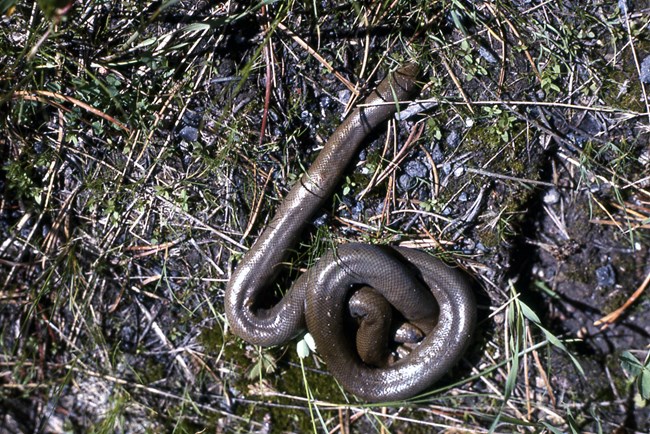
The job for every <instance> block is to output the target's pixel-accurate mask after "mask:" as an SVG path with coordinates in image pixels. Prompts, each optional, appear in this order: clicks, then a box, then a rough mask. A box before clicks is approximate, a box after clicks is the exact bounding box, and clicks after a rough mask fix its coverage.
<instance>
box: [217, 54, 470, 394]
mask: <svg viewBox="0 0 650 434" xmlns="http://www.w3.org/2000/svg"><path fill="white" fill-rule="evenodd" d="M419 71H420V68H419V66H418V65H417V64H415V63H407V64H405V65H403V66H402V67H400V68H398V69H397V70H395V71H394V72H393V73H389V74H388V75H387V76H386V78H384V79H383V80H382V81H381V82H380V83H379V85H378V86H377V87H376V88H375V90H374V91H372V92H371V93H370V94H369V96H367V97H366V98H365V100H363V103H362V104H359V105H358V106H357V107H356V108H355V109H354V110H352V111H351V112H350V114H349V115H348V116H347V117H346V118H345V119H344V120H343V121H342V123H341V124H340V125H339V126H338V128H336V130H335V131H334V133H333V134H332V135H331V136H330V137H329V139H328V140H327V142H326V143H325V145H324V146H323V148H322V150H321V151H320V152H319V154H318V156H317V157H316V159H315V160H314V162H313V163H312V165H311V166H310V167H309V169H308V170H307V171H306V172H305V173H304V174H303V175H302V177H301V178H300V179H299V180H298V181H297V182H296V183H295V184H294V186H293V187H292V188H291V189H290V190H289V192H288V193H287V194H286V196H285V197H284V199H283V200H282V201H281V203H280V205H279V206H278V209H277V211H276V213H275V215H274V217H273V218H272V219H271V221H270V222H269V223H268V225H267V226H266V227H265V228H264V229H263V231H262V233H261V235H260V236H259V237H258V238H257V240H256V241H255V243H254V244H253V246H252V247H251V248H250V249H249V250H248V251H247V252H246V253H245V254H244V255H243V257H242V258H241V260H240V262H239V264H238V265H237V266H236V267H235V270H234V272H233V273H232V275H231V278H230V280H229V282H228V284H227V286H226V292H225V300H224V305H225V314H226V319H227V323H228V325H229V327H230V330H231V331H232V333H233V334H235V335H236V336H238V337H240V338H242V339H243V340H245V341H247V342H249V343H250V344H254V345H260V346H265V347H266V346H276V345H282V344H285V343H287V342H288V341H290V340H292V339H294V338H296V337H298V336H299V335H300V334H301V333H304V332H305V330H306V331H308V332H309V333H310V334H311V335H312V337H313V340H314V342H315V344H316V349H317V352H318V355H319V356H320V357H321V358H322V360H324V361H325V363H326V365H327V367H328V370H329V371H330V372H331V373H332V375H333V376H334V377H335V378H336V380H337V381H338V382H339V383H340V384H341V385H342V386H343V388H344V389H346V390H347V391H348V392H350V393H352V394H353V395H355V396H357V397H358V398H359V399H362V400H365V401H367V402H388V401H397V400H405V399H408V398H412V397H414V396H416V395H418V394H420V393H423V392H425V391H426V390H427V389H429V388H431V386H432V385H433V384H434V383H436V382H437V381H439V380H440V379H441V378H442V377H443V376H444V375H445V374H447V372H448V371H449V370H450V369H452V368H453V367H454V366H455V365H456V364H457V363H458V362H459V360H460V358H461V357H462V355H463V354H464V352H465V351H466V349H467V347H468V345H469V343H470V341H471V339H472V336H473V331H474V328H475V322H476V302H475V298H474V295H473V290H472V286H471V284H470V282H469V279H468V278H467V276H466V274H465V273H463V272H461V271H459V270H458V267H455V266H450V265H448V264H447V263H445V262H443V261H441V260H439V259H437V258H435V257H434V256H433V255H431V254H429V253H427V252H424V251H421V250H417V249H411V248H405V247H397V246H395V247H393V246H381V245H370V244H363V243H358V242H350V243H342V244H340V245H338V246H336V247H334V248H333V249H331V250H330V251H328V252H326V253H325V254H324V255H323V256H322V257H321V258H320V259H319V260H317V261H316V263H315V264H314V265H313V266H311V267H309V268H308V269H307V270H306V271H304V272H303V273H302V274H301V275H300V276H299V277H298V278H297V279H296V280H295V282H294V283H293V284H292V285H291V287H290V288H289V289H288V290H286V291H285V292H284V295H283V296H282V297H281V298H280V299H279V300H272V301H271V302H269V294H270V293H274V289H273V287H272V284H273V282H274V281H275V280H276V279H277V278H278V273H279V271H280V270H281V269H282V268H283V263H284V262H283V261H285V260H286V257H287V256H288V255H289V253H290V252H291V251H292V249H294V248H295V246H296V244H297V243H298V242H299V241H300V239H301V237H302V236H303V234H304V233H305V230H306V227H307V226H308V225H309V224H310V219H312V218H313V216H314V214H315V213H316V212H317V211H318V210H319V209H320V208H321V206H322V205H323V203H324V202H325V201H326V200H327V199H328V198H329V197H330V196H331V195H332V194H333V192H334V191H335V189H336V187H337V185H338V184H339V183H340V181H341V179H342V177H343V176H344V174H345V171H346V168H347V167H348V166H349V165H350V162H351V161H352V160H353V158H354V157H355V155H356V153H357V152H358V149H359V147H360V145H361V144H362V143H363V142H364V140H365V139H366V137H367V136H368V135H369V134H370V133H371V132H372V131H373V130H375V129H376V128H377V127H378V126H379V125H380V124H382V123H383V122H386V121H387V120H388V119H389V118H390V117H394V115H395V113H397V112H398V110H400V107H401V104H400V102H401V101H404V100H406V99H408V98H410V97H412V96H413V95H415V94H416V93H417V92H418V91H419V87H418V84H417V77H418V75H419ZM276 298H277V296H276ZM400 321H401V324H406V325H412V326H413V327H414V328H415V333H416V334H417V332H418V331H419V332H420V333H419V335H418V336H416V337H415V338H407V339H415V342H413V341H408V340H405V341H404V342H407V343H408V344H403V345H401V344H400V347H401V348H406V347H409V349H410V351H402V353H401V355H400V354H397V355H396V352H395V351H393V349H394V346H395V344H393V347H391V344H390V342H392V341H393V338H392V337H391V336H390V335H391V333H394V334H395V335H397V333H398V331H399V329H401V328H402V327H401V326H394V324H400ZM395 328H398V331H397V332H396V331H394V329H395ZM355 329H356V340H355V339H353V338H352V336H354V335H355ZM378 334H379V335H378ZM382 334H383V335H384V336H381V335H382ZM406 334H407V335H412V334H413V333H411V332H407V333H406ZM385 335H389V336H388V337H386V336H385ZM418 341H419V342H418ZM391 348H392V349H391ZM398 349H399V348H398Z"/></svg>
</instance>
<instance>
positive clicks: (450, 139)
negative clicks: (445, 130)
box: [446, 130, 460, 148]
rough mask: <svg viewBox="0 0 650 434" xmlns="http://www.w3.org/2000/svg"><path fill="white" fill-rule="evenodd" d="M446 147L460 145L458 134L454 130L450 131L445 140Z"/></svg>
mask: <svg viewBox="0 0 650 434" xmlns="http://www.w3.org/2000/svg"><path fill="white" fill-rule="evenodd" d="M446 142H447V146H449V147H450V148H455V147H456V146H458V144H459V143H460V134H459V133H458V131H456V130H451V131H450V132H449V135H448V136H447V139H446Z"/></svg>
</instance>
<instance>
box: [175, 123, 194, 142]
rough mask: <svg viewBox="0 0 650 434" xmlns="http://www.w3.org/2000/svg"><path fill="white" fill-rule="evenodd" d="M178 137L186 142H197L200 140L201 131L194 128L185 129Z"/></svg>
mask: <svg viewBox="0 0 650 434" xmlns="http://www.w3.org/2000/svg"><path fill="white" fill-rule="evenodd" d="M178 135H179V136H180V138H181V139H183V140H184V141H186V142H196V141H197V140H198V138H199V130H197V129H196V128H194V127H190V126H187V127H183V128H182V129H181V130H180V131H179V133H178Z"/></svg>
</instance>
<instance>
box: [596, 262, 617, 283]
mask: <svg viewBox="0 0 650 434" xmlns="http://www.w3.org/2000/svg"><path fill="white" fill-rule="evenodd" d="M596 281H597V282H598V286H601V287H612V286H614V284H615V283H616V273H615V272H614V267H612V264H607V265H603V266H602V267H598V268H596Z"/></svg>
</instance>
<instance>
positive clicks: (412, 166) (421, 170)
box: [404, 160, 427, 178]
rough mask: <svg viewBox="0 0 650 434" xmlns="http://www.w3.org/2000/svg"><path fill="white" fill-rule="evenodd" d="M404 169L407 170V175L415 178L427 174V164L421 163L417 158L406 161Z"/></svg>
mask: <svg viewBox="0 0 650 434" xmlns="http://www.w3.org/2000/svg"><path fill="white" fill-rule="evenodd" d="M404 171H405V172H406V174H407V175H409V176H412V177H414V178H424V177H426V176H427V166H425V165H424V164H422V163H420V162H419V161H417V160H411V161H409V162H408V163H406V167H404Z"/></svg>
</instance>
